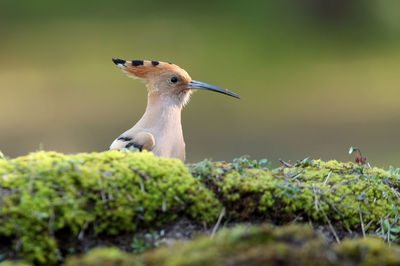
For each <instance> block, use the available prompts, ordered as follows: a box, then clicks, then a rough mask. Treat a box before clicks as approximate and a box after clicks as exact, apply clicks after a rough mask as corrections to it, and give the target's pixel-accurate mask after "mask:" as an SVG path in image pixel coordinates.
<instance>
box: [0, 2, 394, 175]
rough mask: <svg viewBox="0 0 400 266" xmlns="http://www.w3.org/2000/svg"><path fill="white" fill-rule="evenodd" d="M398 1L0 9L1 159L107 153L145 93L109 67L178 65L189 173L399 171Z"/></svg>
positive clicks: (4, 5) (0, 5)
mask: <svg viewBox="0 0 400 266" xmlns="http://www.w3.org/2000/svg"><path fill="white" fill-rule="evenodd" d="M399 11H400V1H395V0H393V1H372V0H371V1H368V0H296V1H295V0H293V1H289V0H282V1H232V0H231V1H223V0H222V1H216V0H203V1H163V0H153V1H143V0H141V1H136V0H115V1H106V0H96V1H86V0H83V1H82V0H69V1H54V0H38V1H31V0H18V1H15V0H0V99H1V101H0V150H1V151H3V153H4V154H6V155H8V156H10V157H15V156H18V155H23V154H26V153H28V152H32V151H35V150H38V149H44V150H55V151H59V152H64V153H76V152H92V151H103V150H106V149H107V148H108V146H109V145H110V143H111V142H112V141H113V140H114V138H116V137H117V136H119V134H120V133H122V132H123V131H125V130H126V129H128V128H130V127H131V126H133V125H134V123H136V121H137V120H138V119H139V118H140V117H141V115H142V114H143V112H144V109H145V106H146V96H147V94H146V90H145V87H144V85H143V84H142V83H141V82H138V81H134V80H132V79H129V78H128V77H126V75H125V74H123V73H122V72H121V71H120V70H119V69H118V68H117V67H116V66H115V65H114V64H113V63H112V61H111V58H113V57H114V58H115V57H116V58H123V59H127V60H129V59H148V60H152V59H153V60H160V61H167V62H173V63H175V64H177V65H179V66H181V67H183V68H184V69H186V70H187V71H188V72H189V74H190V75H191V76H192V78H194V79H196V80H199V81H203V82H207V83H210V84H213V85H216V86H219V87H223V88H227V89H230V90H232V91H234V92H236V93H238V94H239V95H241V96H242V99H241V100H236V99H234V98H231V97H227V96H223V95H221V94H217V93H211V92H205V91H199V92H197V93H195V95H193V97H192V100H191V102H190V103H189V105H188V106H186V107H185V109H184V110H183V117H182V120H183V129H184V135H185V140H186V147H187V162H196V161H199V160H202V159H204V158H212V159H214V160H232V158H235V157H238V156H240V155H244V154H248V155H250V156H251V158H254V159H260V158H268V159H269V160H272V162H273V163H274V165H279V161H278V159H279V158H282V159H284V160H292V161H295V160H297V159H303V158H305V157H312V158H322V159H325V160H326V159H332V158H335V159H339V160H343V161H348V160H354V155H352V156H350V155H349V154H348V149H349V147H350V146H357V147H359V148H360V149H361V150H362V152H363V155H366V156H367V157H368V159H369V161H370V163H371V164H373V165H377V166H381V167H388V166H389V165H394V166H398V167H399V166H400V161H399V158H400V138H399V136H400V104H399V97H400V88H399V87H400V74H399V69H400V35H399V33H400V16H399Z"/></svg>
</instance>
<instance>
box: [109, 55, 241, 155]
mask: <svg viewBox="0 0 400 266" xmlns="http://www.w3.org/2000/svg"><path fill="white" fill-rule="evenodd" d="M113 62H114V63H115V64H116V65H117V66H118V67H120V68H121V69H122V71H124V72H125V73H127V74H128V75H129V76H131V77H133V78H139V79H143V80H145V82H146V86H147V91H148V97H147V107H146V111H145V113H144V115H143V116H142V118H141V119H140V120H139V121H138V122H137V123H136V124H135V125H134V126H133V127H132V128H130V129H129V130H127V131H125V132H124V133H122V134H121V135H120V136H119V137H118V138H116V139H115V140H114V141H113V143H112V144H111V146H110V149H111V150H120V149H129V148H131V149H134V150H139V151H142V150H148V151H152V152H153V153H154V155H155V156H159V157H169V158H178V159H180V160H182V161H184V160H185V142H184V140H183V133H182V125H181V110H182V107H183V106H184V105H185V104H186V103H187V102H188V101H189V97H190V95H191V93H192V91H193V90H194V89H204V90H210V91H215V92H219V93H223V94H226V95H229V96H233V97H236V98H239V99H240V97H239V96H238V95H237V94H235V93H233V92H230V91H228V90H225V89H221V88H218V87H215V86H212V85H209V84H206V83H203V82H199V81H195V80H192V79H191V77H190V76H189V74H188V73H187V72H186V71H185V70H184V69H182V68H180V67H179V66H177V65H174V64H171V63H165V62H159V61H144V60H132V61H126V60H122V59H113Z"/></svg>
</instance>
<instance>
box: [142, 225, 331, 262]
mask: <svg viewBox="0 0 400 266" xmlns="http://www.w3.org/2000/svg"><path fill="white" fill-rule="evenodd" d="M327 245H328V244H327V243H326V242H325V241H324V240H323V239H322V238H320V237H319V236H318V234H316V233H315V232H313V230H312V229H311V228H310V227H308V226H298V225H290V226H287V227H277V228H275V227H273V226H271V225H263V226H260V227H250V228H247V227H244V226H239V227H236V228H234V229H232V230H222V231H221V232H220V233H219V234H217V235H216V236H215V237H214V238H210V237H200V238H198V239H195V240H193V241H191V242H189V243H179V244H175V245H173V246H171V247H163V248H158V249H156V250H154V251H152V252H148V253H144V254H142V255H141V258H142V261H143V264H144V265H168V266H172V265H199V266H200V265H270V264H271V263H273V264H276V263H277V262H285V263H286V264H293V265H294V264H295V262H296V261H298V260H299V259H300V254H301V256H302V257H301V259H302V260H304V261H308V262H310V263H311V262H312V261H313V260H314V258H315V256H314V254H315V250H313V249H312V248H314V247H317V246H318V247H319V248H320V250H322V248H324V247H325V246H327ZM310 247H312V248H310ZM172 250H174V253H173V255H172V253H171V252H172ZM274 262H275V263H274Z"/></svg>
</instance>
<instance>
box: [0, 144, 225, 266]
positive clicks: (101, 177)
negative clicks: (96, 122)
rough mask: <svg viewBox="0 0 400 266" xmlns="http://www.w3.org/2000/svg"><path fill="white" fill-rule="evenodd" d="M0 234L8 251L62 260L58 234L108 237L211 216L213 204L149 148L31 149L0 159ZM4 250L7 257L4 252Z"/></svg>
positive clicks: (180, 168) (215, 210)
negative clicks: (79, 151)
mask: <svg viewBox="0 0 400 266" xmlns="http://www.w3.org/2000/svg"><path fill="white" fill-rule="evenodd" d="M0 195H1V197H0V211H1V213H0V238H1V239H3V240H4V241H5V242H6V243H7V242H9V246H10V247H13V249H14V256H16V257H23V258H25V259H27V260H28V261H33V262H35V263H39V264H49V263H55V262H56V261H61V260H62V254H61V253H60V251H59V246H58V245H59V243H58V240H59V239H58V235H59V234H60V232H62V233H63V235H65V234H70V235H73V236H76V237H78V235H79V234H82V233H83V232H84V231H85V230H88V229H89V228H91V229H92V230H94V232H95V233H96V234H106V235H115V234H120V233H123V232H132V231H135V230H137V229H138V227H146V226H157V225H160V224H162V223H163V222H166V221H172V220H174V219H175V218H176V217H177V215H179V214H184V215H187V216H188V217H191V218H192V219H195V220H198V221H204V222H210V221H213V220H215V218H216V217H217V216H218V214H219V211H220V204H219V202H218V201H216V199H215V198H214V195H213V194H212V193H211V192H210V191H208V190H207V189H206V188H205V187H204V186H203V185H202V184H201V183H200V182H199V181H198V180H196V179H194V178H192V176H191V175H190V173H189V171H188V169H187V168H186V167H184V165H183V164H182V163H181V162H180V161H178V160H170V159H160V158H156V157H154V156H153V155H152V154H151V153H148V152H143V153H132V152H119V151H108V152H104V153H92V154H76V155H63V154H59V153H55V152H37V153H32V154H30V155H28V156H24V157H19V158H16V159H13V160H6V159H0ZM8 255H10V254H8Z"/></svg>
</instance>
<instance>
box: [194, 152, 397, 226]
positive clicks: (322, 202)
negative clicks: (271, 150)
mask: <svg viewBox="0 0 400 266" xmlns="http://www.w3.org/2000/svg"><path fill="white" fill-rule="evenodd" d="M244 162H245V163H244ZM192 173H193V174H194V175H195V176H197V177H198V178H199V179H200V180H202V182H204V183H205V184H207V185H208V187H209V188H211V189H212V190H214V191H215V193H216V194H217V195H218V196H219V198H220V200H221V201H222V202H223V203H224V205H226V206H227V207H228V210H231V213H234V214H236V215H237V216H238V217H239V218H241V219H248V218H249V217H253V216H257V217H260V215H261V216H265V217H266V218H271V219H272V220H274V221H280V222H281V223H283V222H288V221H291V220H293V219H299V218H300V219H303V220H311V221H313V222H318V223H327V222H328V220H329V221H330V222H332V223H335V224H336V225H337V226H338V227H339V228H343V229H349V228H351V229H353V230H354V229H356V230H358V231H361V220H360V216H361V217H362V218H363V222H364V223H365V224H364V225H366V224H368V223H370V222H371V224H370V226H369V229H370V230H372V229H375V228H376V227H378V226H380V221H381V219H382V218H383V217H389V219H391V220H394V219H395V217H396V216H397V211H396V206H400V200H399V194H398V190H399V187H400V178H399V177H398V176H391V175H390V174H389V173H388V172H386V171H384V170H382V169H378V168H367V167H365V166H361V165H358V164H353V163H340V162H337V161H328V162H323V161H321V160H313V161H312V160H308V159H306V160H303V161H301V162H298V163H297V164H296V165H295V166H293V167H281V168H278V169H274V170H270V169H265V168H263V167H260V166H259V165H257V164H256V163H254V161H249V160H247V161H246V159H244V161H239V162H236V163H235V162H234V163H232V164H227V163H214V164H213V163H211V162H209V161H204V162H203V163H199V164H198V165H197V166H195V167H194V168H193V169H192ZM396 194H397V195H396Z"/></svg>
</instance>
